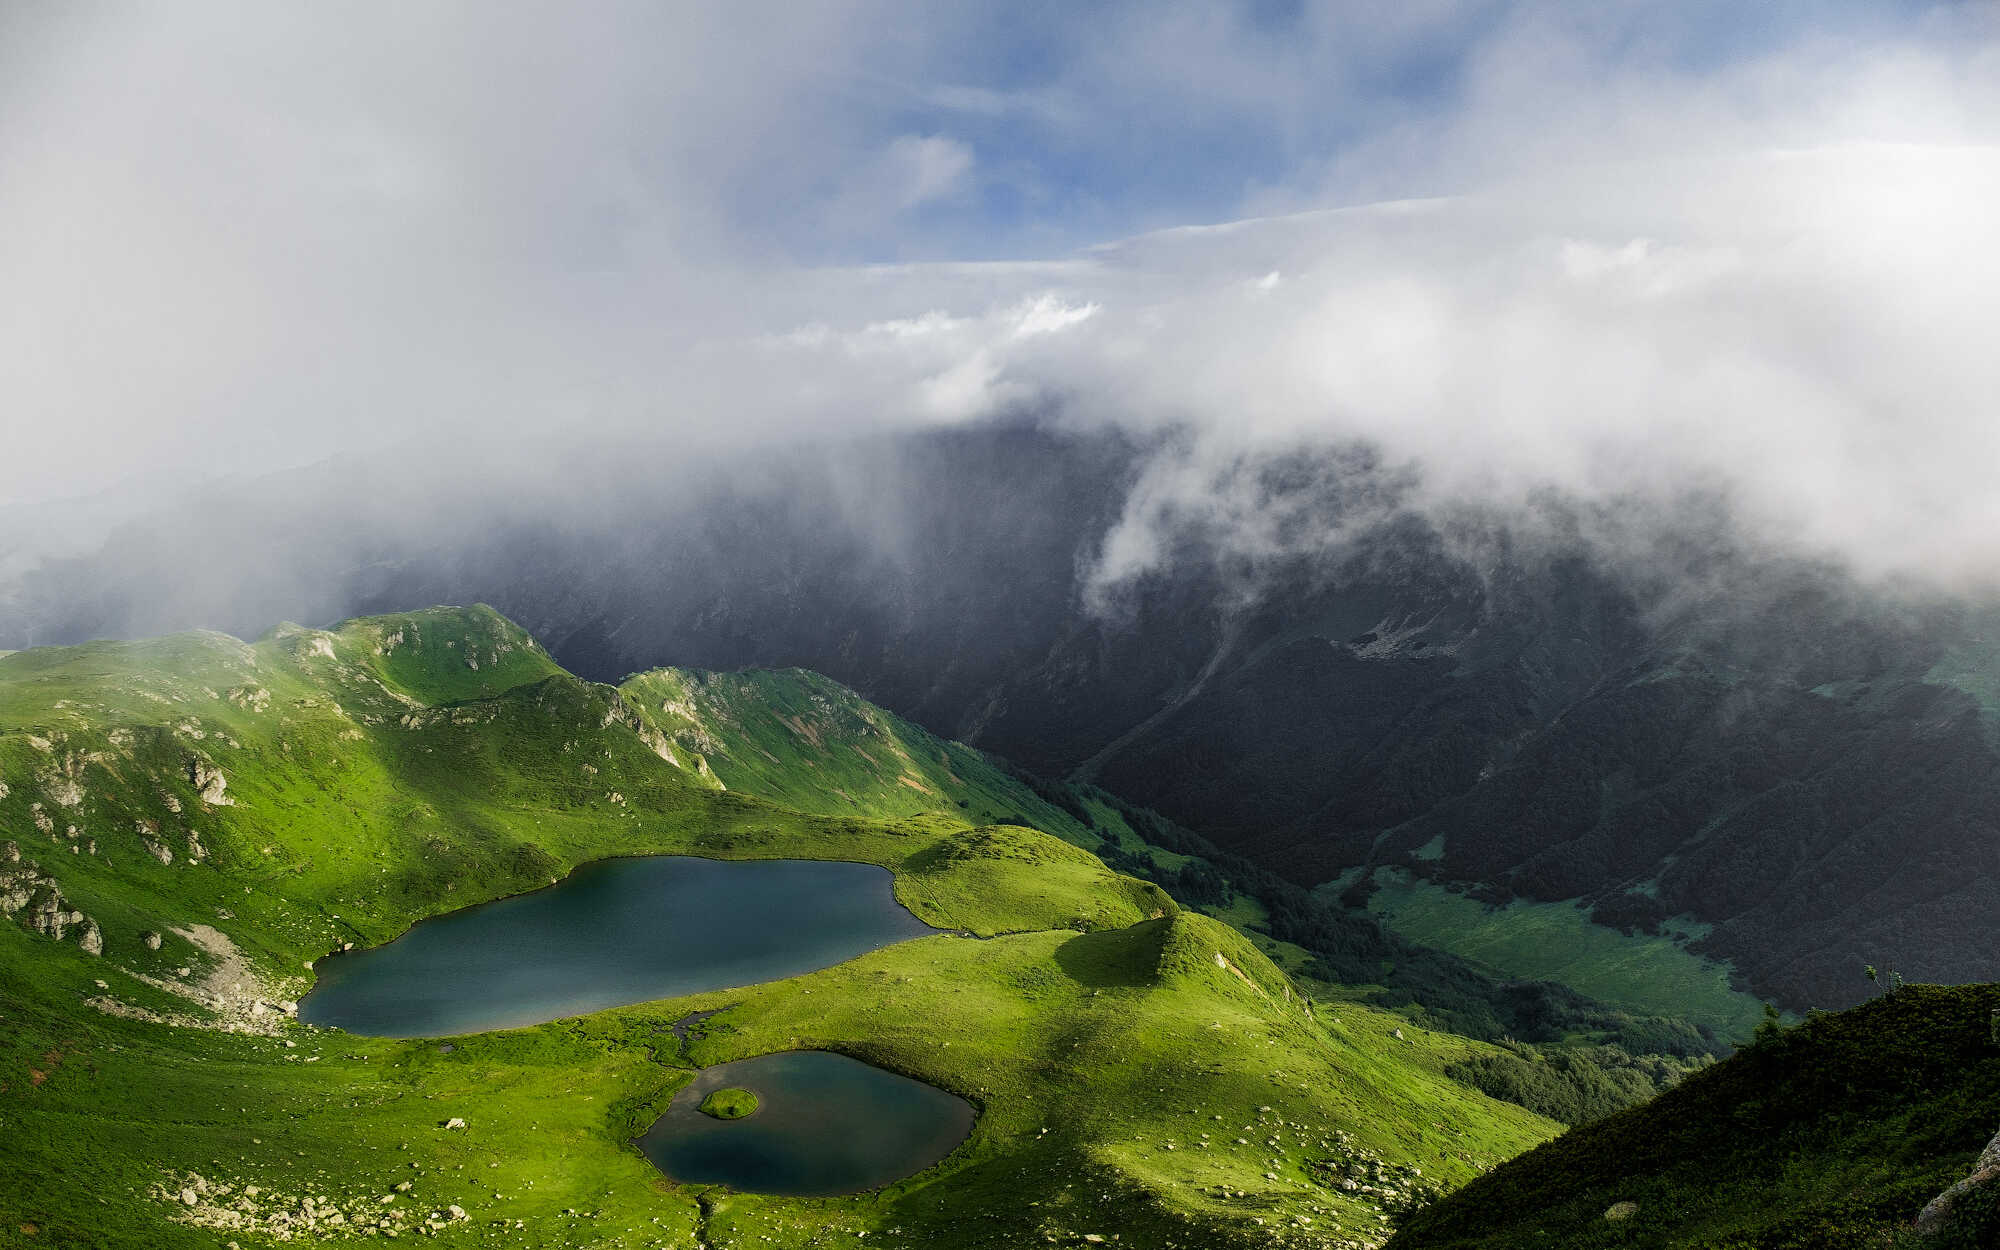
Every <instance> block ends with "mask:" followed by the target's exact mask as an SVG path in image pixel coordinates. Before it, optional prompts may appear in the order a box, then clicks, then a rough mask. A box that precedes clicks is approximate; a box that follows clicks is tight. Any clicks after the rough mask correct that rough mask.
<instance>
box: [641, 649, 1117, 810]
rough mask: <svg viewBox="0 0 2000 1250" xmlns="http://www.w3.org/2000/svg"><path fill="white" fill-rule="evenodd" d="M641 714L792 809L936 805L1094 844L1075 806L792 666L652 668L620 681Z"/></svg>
mask: <svg viewBox="0 0 2000 1250" xmlns="http://www.w3.org/2000/svg"><path fill="white" fill-rule="evenodd" d="M621 689H623V690H624V691H625V693H626V695H627V696H629V697H630V698H631V700H632V702H633V704H634V705H635V706H636V707H637V708H638V709H639V713H640V715H642V716H644V717H645V718H646V720H647V721H648V722H649V723H651V724H652V725H653V726H654V727H655V728H657V729H658V730H659V731H660V732H661V733H662V734H664V735H665V736H666V737H667V738H668V739H670V740H671V742H672V743H673V746H674V749H675V752H676V755H677V756H688V757H700V758H701V759H703V760H704V761H705V762H706V763H707V765H708V766H709V767H710V768H711V769H713V770H714V772H715V775H716V776H717V777H719V778H720V779H721V780H722V782H723V784H725V785H727V786H728V787H729V788H730V789H731V790H741V791H744V792H746V793H749V794H755V795H757V796H759V797H760V798H766V799H769V800H771V801H772V802H774V803H777V804H779V805H781V806H784V807H788V808H791V809H792V810H794V811H801V812H816V813H819V814H821V815H828V816H864V817H869V818H872V819H876V820H896V819H900V818H902V817H905V816H916V815H921V814H924V813H942V814H947V815H951V816H953V817H954V818H957V819H962V820H964V821H966V822H968V823H971V824H988V823H1007V824H1021V825H1029V826H1031V827H1033V828H1036V829H1040V830H1042V831H1043V832H1045V833H1053V834H1055V835H1056V836H1058V837H1061V838H1065V839H1068V840H1070V841H1073V842H1077V843H1079V844H1081V845H1085V846H1094V845H1096V843H1097V841H1098V835H1097V833H1096V832H1095V831H1093V830H1092V829H1091V828H1090V826H1089V825H1088V824H1086V823H1084V821H1082V820H1080V819H1078V814H1077V813H1075V812H1072V811H1069V810H1066V809H1064V808H1062V807H1060V806H1057V805H1056V804H1054V803H1051V802H1048V801H1047V800H1045V799H1044V798H1042V797H1041V796H1040V795H1038V794H1037V793H1035V791H1034V789H1033V788H1031V787H1030V786H1029V785H1028V784H1027V783H1026V782H1024V781H1022V780H1021V779H1020V778H1018V777H1016V776H1014V775H1013V774H1011V773H1009V772H1008V771H1007V770H1006V769H1005V768H1003V767H1001V766H1000V765H999V764H997V763H996V762H995V761H993V760H992V759H990V758H988V757H987V756H986V755H984V754H982V753H981V752H979V751H976V750H974V749H973V748H971V747H969V746H966V745H965V744H964V743H961V742H952V741H948V740H947V739H944V738H939V737H937V736H936V735H935V734H932V733H929V732H927V731H926V730H924V729H922V728H920V727H918V726H916V725H914V724H911V723H910V722H909V721H906V720H904V719H902V718H901V717H899V716H895V715H893V714H891V713H889V712H886V711H884V710H882V709H881V708H879V707H876V706H875V705H874V704H872V703H869V702H868V701H867V700H865V699H863V698H862V697H861V696H860V695H858V694H856V693H854V691H852V690H850V689H848V688H847V687H846V686H843V685H841V684H840V683H839V682H837V681H834V680H833V679H832V678H830V677H823V676H821V675H820V674H818V673H815V672H811V671H809V670H807V669H802V668H790V669H753V670H747V671H744V672H738V673H709V672H702V671H699V670H695V669H681V668H661V669H654V670H652V671H650V672H645V673H639V674H637V675H635V676H633V677H630V678H628V679H627V680H626V682H625V684H624V685H623V686H622V687H621Z"/></svg>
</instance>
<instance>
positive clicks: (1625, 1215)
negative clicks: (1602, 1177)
mask: <svg viewBox="0 0 2000 1250" xmlns="http://www.w3.org/2000/svg"><path fill="white" fill-rule="evenodd" d="M1637 1214H1639V1204H1638V1203H1636V1202H1614V1203H1612V1204H1611V1205H1610V1206H1608V1207H1606V1208H1604V1218H1605V1219H1607V1220H1609V1221H1611V1222H1612V1223H1613V1224H1622V1223H1624V1222H1625V1221H1626V1220H1629V1219H1631V1218H1632V1217H1633V1216H1635V1215H1637Z"/></svg>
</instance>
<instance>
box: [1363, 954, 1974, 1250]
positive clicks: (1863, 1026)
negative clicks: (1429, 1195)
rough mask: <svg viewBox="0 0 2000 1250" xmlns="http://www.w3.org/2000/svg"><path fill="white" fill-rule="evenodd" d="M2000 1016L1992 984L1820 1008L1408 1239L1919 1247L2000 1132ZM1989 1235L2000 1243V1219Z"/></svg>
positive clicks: (1493, 1243)
mask: <svg viewBox="0 0 2000 1250" xmlns="http://www.w3.org/2000/svg"><path fill="white" fill-rule="evenodd" d="M1996 1012H2000V986H1992V985H1983V986H1960V987H1951V988H1945V987H1938V986H1909V987H1906V988H1904V989H1902V990H1900V991H1898V992H1897V993H1895V994H1893V995H1889V996H1886V997H1883V998H1880V999H1877V1000H1875V1001H1873V1002H1870V1003H1867V1004H1865V1005H1863V1006H1861V1007H1857V1008H1854V1009H1852V1010H1850V1011H1845V1012H1841V1013H1839V1014H1830V1013H1824V1014H1822V1013H1816V1014H1814V1015H1813V1016H1811V1017H1809V1018H1808V1019H1807V1020H1806V1021H1805V1022H1804V1023H1803V1024H1801V1025H1799V1026H1797V1027H1795V1028H1791V1029H1786V1030H1784V1031H1782V1032H1780V1033H1778V1034H1777V1035H1776V1036H1775V1037H1772V1038H1769V1039H1767V1040H1764V1041H1760V1042H1759V1043H1757V1044H1756V1045H1754V1046H1751V1047H1749V1048H1746V1049H1744V1050H1742V1051H1739V1052H1738V1053H1737V1054H1736V1055H1735V1056H1733V1057H1732V1058H1730V1059H1728V1060H1727V1061H1725V1062H1723V1063H1720V1064H1717V1065H1716V1066H1714V1067H1712V1068H1710V1069H1708V1070H1707V1071H1705V1072H1702V1073H1700V1074H1697V1075H1695V1076H1692V1077H1689V1078H1688V1079H1687V1080H1686V1081H1685V1082H1683V1083H1682V1084H1681V1085H1679V1086H1678V1087H1677V1088H1675V1089H1673V1090H1670V1091H1668V1092H1667V1093H1665V1094H1663V1095H1661V1096H1660V1097H1659V1098H1658V1099H1656V1100H1654V1101H1653V1102H1651V1103H1648V1104H1646V1105H1645V1106H1642V1107H1636V1108H1633V1109H1631V1110H1628V1111H1623V1112H1620V1113H1619V1114H1617V1115H1614V1116H1612V1117H1610V1118H1608V1119H1605V1120H1601V1121H1599V1122H1598V1123H1596V1124H1592V1125H1588V1126H1586V1127H1584V1128H1581V1129H1577V1130H1574V1131H1573V1132H1571V1133H1568V1134H1566V1135H1564V1136H1563V1137H1561V1138H1558V1139H1557V1140H1555V1141H1553V1142H1551V1143H1549V1144H1548V1145H1545V1146H1542V1147H1541V1148H1539V1149H1537V1150H1535V1151H1533V1152H1531V1153H1529V1154H1527V1155H1525V1156H1523V1157H1521V1158H1519V1159H1516V1160H1514V1161H1513V1162H1511V1163H1508V1164H1505V1165H1503V1166H1502V1167H1500V1168H1499V1169H1497V1170H1495V1171H1494V1172H1492V1173H1491V1174H1489V1175H1487V1176H1485V1177H1482V1178H1481V1179H1480V1180H1478V1181H1476V1182H1474V1183H1473V1184H1471V1185H1468V1186H1466V1187H1465V1188H1464V1189H1462V1190H1461V1191H1459V1192H1458V1193H1457V1194H1455V1195H1453V1196H1451V1197H1450V1198H1447V1199H1446V1200H1445V1201H1444V1202H1442V1203H1439V1204H1438V1205H1436V1206H1434V1207H1432V1208H1430V1209H1429V1210H1428V1211H1425V1212H1423V1213H1421V1214H1420V1215H1418V1216H1416V1217H1414V1218H1413V1219H1412V1220H1411V1222H1410V1224H1409V1226H1408V1227H1406V1228H1405V1229H1404V1231H1403V1232H1402V1233H1400V1234H1399V1235H1398V1236H1397V1237H1396V1239H1395V1241H1394V1242H1393V1243H1392V1244H1393V1246H1394V1247H1396V1248H1397V1250H1447V1248H1451V1250H1458V1248H1463V1250H1473V1248H1475V1247H1476V1248H1477V1250H1509V1248H1511V1247H1548V1246H1562V1247H1575V1248H1577V1250H1589V1248H1590V1247H1597V1246H1621V1247H1627V1246H1629V1247H1662V1248H1664V1247H1676V1248H1687V1250H1809V1248H1824V1250H1838V1248H1841V1247H1850V1246H1894V1245H1901V1244H1906V1242H1907V1241H1908V1238H1909V1234H1908V1233H1907V1226H1908V1224H1909V1221H1910V1220H1911V1219H1912V1218H1913V1217H1914V1216H1915V1215H1916V1213H1917V1211H1918V1210H1920V1209H1921V1208H1922V1207H1923V1205H1924V1203H1925V1202H1926V1201H1928V1200H1929V1199H1930V1198H1931V1197H1932V1196H1934V1195H1935V1194H1937V1193H1938V1192H1939V1191H1941V1190H1943V1189H1944V1188H1945V1187H1946V1186H1948V1185H1950V1184H1952V1183H1953V1182H1955V1181H1957V1180H1959V1179H1961V1178H1962V1177H1964V1176H1965V1175H1966V1174H1967V1172H1969V1171H1970V1169H1971V1165H1972V1161H1973V1159H1974V1158H1975V1157H1976V1156H1977V1155H1978V1153H1979V1150H1980V1147H1981V1146H1983V1145H1984V1144H1985V1142H1986V1141H1987V1139H1988V1138H1989V1137H1990V1136H1991V1135H1992V1134H1993V1131H1994V1129H1995V1128H1996V1127H2000V1038H1997V1037H1996V1036H1995V1031H1994V1024H1993V1022H1994V1020H1995V1019H1996V1018H2000V1016H1996V1014H1995V1013H1996ZM1615 1202H1636V1203H1637V1204H1638V1207H1639V1210H1638V1213H1637V1215H1635V1216H1634V1217H1633V1218H1632V1219H1630V1220H1629V1221H1625V1222H1623V1223H1612V1222H1608V1221H1606V1220H1605V1219H1604V1212H1605V1211H1606V1210H1607V1209H1608V1208H1609V1207H1610V1206H1611V1204H1613V1203H1615ZM1994 1214H1995V1215H1996V1216H2000V1212H1996V1213H1994ZM1969 1236H1970V1234H1969ZM1984 1236H1985V1237H1986V1238H1989V1239H1990V1238H1994V1237H2000V1218H1995V1220H1994V1223H1993V1224H1992V1225H1991V1226H1989V1227H1988V1228H1986V1229H1985V1230H1984ZM1909 1244H1914V1243H1909ZM1923 1244H1926V1245H1929V1246H1932V1247H1935V1248H1936V1250H1947V1248H1946V1247H1944V1246H1942V1245H1940V1243H1937V1242H1927V1243H1923ZM1963 1244H1965V1245H1992V1244H1995V1242H1994V1241H1993V1240H1979V1239H1977V1237H1974V1239H1972V1240H1969V1241H1966V1242H1964V1243H1963Z"/></svg>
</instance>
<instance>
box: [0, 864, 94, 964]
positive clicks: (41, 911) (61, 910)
mask: <svg viewBox="0 0 2000 1250" xmlns="http://www.w3.org/2000/svg"><path fill="white" fill-rule="evenodd" d="M7 848H8V849H9V850H10V851H11V856H9V855H0V860H5V861H6V862H7V863H8V864H9V865H11V866H10V867H8V868H4V869H0V916H12V917H14V918H15V919H17V920H18V921H19V922H20V924H21V925H22V926H23V927H25V928H26V929H28V930H29V931H30V932H32V933H39V934H41V935H42V936H43V937H48V938H54V939H55V940H56V941H58V942H60V941H62V940H64V939H65V938H67V937H68V936H69V935H70V934H71V932H72V931H73V932H75V933H76V935H77V945H78V946H80V947H81V948H82V949H83V951H84V953H85V954H88V955H102V954H103V953H104V931H103V930H102V929H100V928H98V926H97V922H96V921H95V920H92V919H91V918H90V917H89V916H86V915H84V914H83V912H81V911H79V910H78V909H77V908H76V907H75V906H74V905H72V904H71V903H70V901H69V900H68V899H67V898H65V897H63V892H62V888H61V887H60V886H58V885H57V884H56V879H55V878H54V877H52V876H50V875H49V874H48V873H46V872H43V871H42V869H41V866H40V865H38V864H36V863H35V862H34V861H33V860H26V861H23V860H22V859H21V858H20V848H18V847H16V846H14V844H13V843H11V842H9V843H7Z"/></svg>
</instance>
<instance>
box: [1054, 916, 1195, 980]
mask: <svg viewBox="0 0 2000 1250" xmlns="http://www.w3.org/2000/svg"><path fill="white" fill-rule="evenodd" d="M1168 923H1169V922H1167V921H1165V920H1148V921H1144V922H1143V923H1140V924H1135V925H1133V926H1131V927H1130V928H1125V929H1106V930H1103V931H1101V932H1097V933H1083V934H1079V935H1077V936H1076V937H1073V938H1071V939H1070V940H1069V941H1067V942H1064V943H1063V944H1062V945H1061V946H1058V947H1057V948H1056V966H1057V967H1059V968H1061V969H1062V970H1063V971H1064V972H1066V973H1068V974H1069V977H1070V979H1071V980H1073V981H1075V982H1076V983H1077V984H1078V985H1083V986H1088V987H1090V988H1091V989H1110V988H1113V987H1115V986H1138V985H1151V984H1152V983H1153V982H1154V981H1155V980H1156V979H1157V973H1158V970H1159V966H1160V947H1161V944H1162V943H1163V942H1165V940H1166V936H1167V925H1168Z"/></svg>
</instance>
